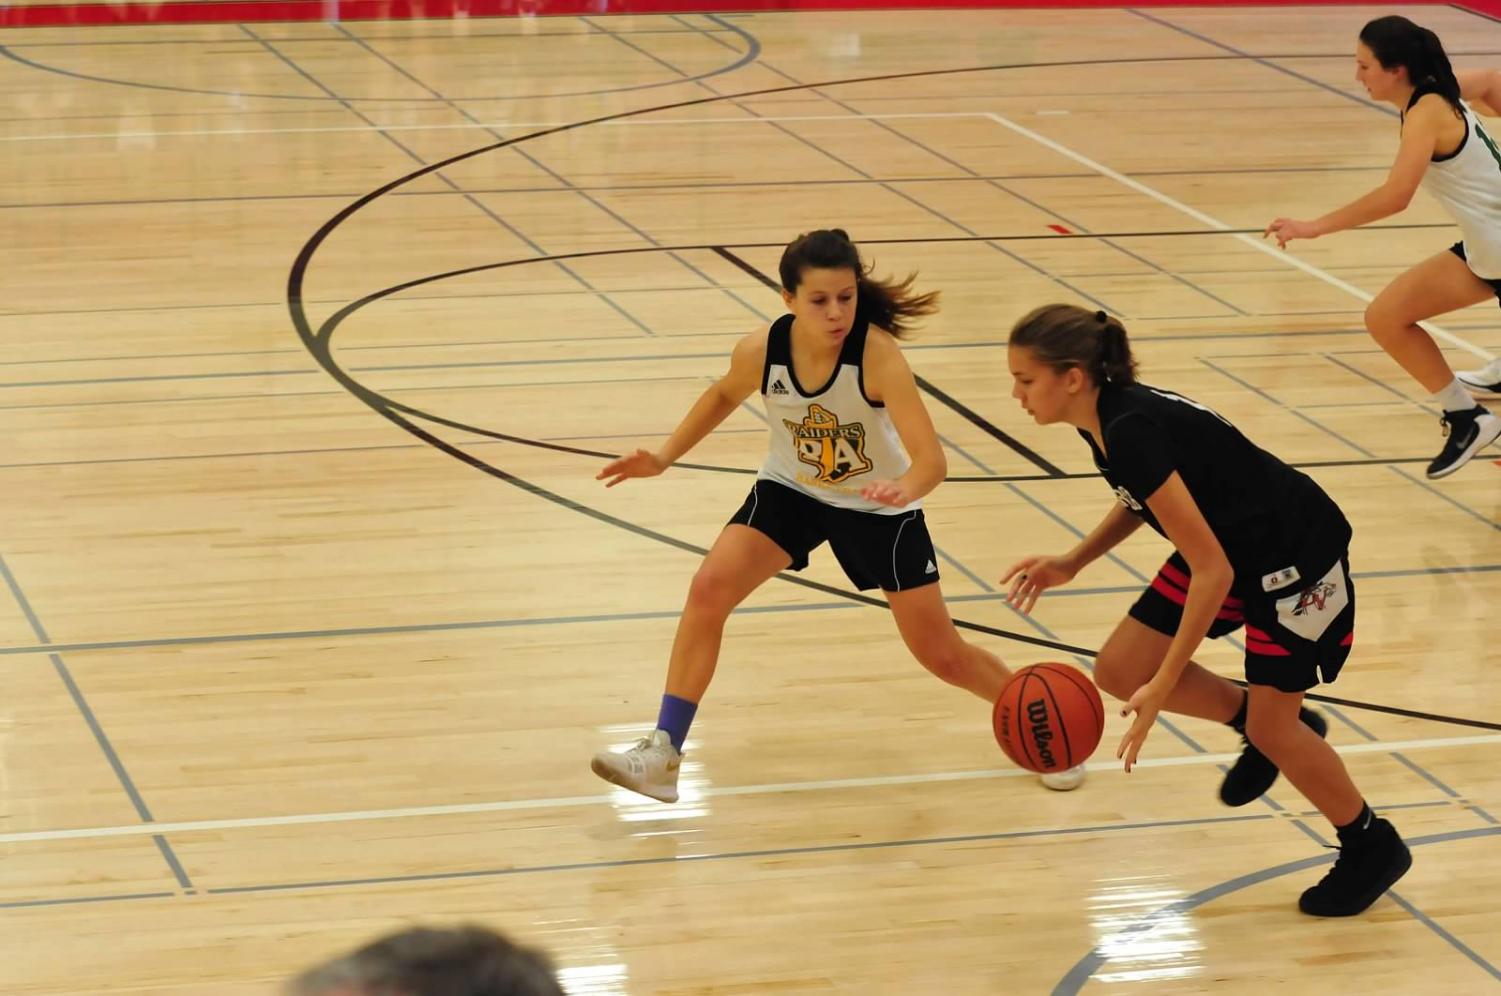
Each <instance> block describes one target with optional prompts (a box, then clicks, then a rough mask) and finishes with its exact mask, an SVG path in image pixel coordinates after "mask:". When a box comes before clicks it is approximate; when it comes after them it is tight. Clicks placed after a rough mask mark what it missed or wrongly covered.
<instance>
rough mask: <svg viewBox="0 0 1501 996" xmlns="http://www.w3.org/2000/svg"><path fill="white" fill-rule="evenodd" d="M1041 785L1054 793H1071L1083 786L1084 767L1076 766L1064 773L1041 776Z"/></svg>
mask: <svg viewBox="0 0 1501 996" xmlns="http://www.w3.org/2000/svg"><path fill="white" fill-rule="evenodd" d="M1040 778H1041V779H1042V784H1043V785H1044V786H1045V787H1047V788H1050V789H1052V790H1053V791H1054V792H1072V791H1073V790H1074V789H1076V788H1078V787H1079V786H1080V785H1083V784H1084V765H1082V764H1076V765H1074V766H1073V767H1072V768H1068V769H1066V770H1064V771H1054V772H1051V773H1049V774H1046V775H1041V776H1040Z"/></svg>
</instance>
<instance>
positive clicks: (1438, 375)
mask: <svg viewBox="0 0 1501 996" xmlns="http://www.w3.org/2000/svg"><path fill="white" fill-rule="evenodd" d="M1494 295H1495V291H1493V290H1492V289H1491V287H1490V285H1489V284H1487V283H1486V282H1485V281H1483V280H1481V279H1480V278H1479V277H1477V276H1475V274H1474V273H1472V272H1471V271H1470V268H1469V266H1467V265H1466V264H1465V261H1464V260H1462V259H1460V258H1459V257H1458V256H1456V255H1454V254H1453V253H1452V252H1449V251H1447V250H1446V251H1444V252H1441V253H1438V254H1437V255H1434V256H1430V257H1428V258H1427V259H1425V260H1423V262H1421V263H1419V264H1418V265H1417V266H1414V267H1413V268H1412V269H1410V270H1408V271H1407V272H1406V273H1403V274H1402V275H1401V276H1399V277H1397V279H1395V280H1393V281H1392V282H1391V283H1390V284H1388V285H1387V286H1386V289H1385V290H1383V291H1382V292H1381V293H1380V294H1378V295H1376V300H1374V301H1372V302H1371V303H1370V306H1369V307H1367V308H1366V312H1365V324H1366V329H1367V330H1368V331H1369V332H1370V333H1371V338H1373V339H1375V340H1376V343H1377V344H1378V345H1379V346H1380V347H1381V348H1382V349H1384V350H1386V351H1387V353H1388V354H1389V355H1390V356H1391V358H1392V359H1394V360H1396V361H1397V362H1398V363H1399V364H1400V365H1401V367H1402V369H1403V370H1406V371H1407V372H1408V373H1409V374H1410V375H1412V377H1413V379H1415V380H1416V381H1417V382H1418V383H1419V384H1422V385H1423V387H1424V388H1425V389H1426V390H1427V391H1428V392H1429V393H1430V394H1437V393H1438V392H1439V391H1442V390H1443V389H1444V388H1446V387H1448V386H1449V385H1450V384H1452V383H1453V382H1454V371H1453V370H1452V369H1451V368H1450V367H1449V363H1448V361H1447V360H1445V359H1444V354H1443V353H1441V352H1440V351H1439V348H1438V344H1437V343H1435V342H1434V341H1433V337H1432V336H1431V335H1429V334H1428V333H1427V332H1425V331H1424V330H1423V329H1422V328H1420V327H1419V326H1418V324H1417V323H1418V322H1420V321H1424V320H1425V319H1429V318H1433V317H1434V316H1436V315H1442V314H1446V313H1447V312H1450V311H1458V310H1459V309H1460V308H1467V307H1469V306H1470V305H1472V304H1479V303H1480V302H1481V301H1485V300H1488V299H1490V298H1491V297H1493V296H1494Z"/></svg>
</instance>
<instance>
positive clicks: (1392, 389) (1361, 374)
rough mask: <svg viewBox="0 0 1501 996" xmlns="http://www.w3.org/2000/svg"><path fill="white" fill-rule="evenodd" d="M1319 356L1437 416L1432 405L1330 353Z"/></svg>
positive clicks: (1397, 397)
mask: <svg viewBox="0 0 1501 996" xmlns="http://www.w3.org/2000/svg"><path fill="white" fill-rule="evenodd" d="M1377 352H1381V353H1384V352H1386V350H1384V349H1383V350H1377ZM1319 355H1321V356H1323V357H1324V359H1326V360H1328V361H1329V362H1330V363H1333V364H1334V365H1335V366H1337V367H1341V368H1343V369H1345V370H1348V371H1350V372H1351V373H1352V374H1354V375H1355V376H1357V377H1359V378H1360V379H1361V380H1365V381H1369V382H1370V383H1372V384H1375V385H1376V386H1377V387H1379V388H1381V389H1382V390H1383V391H1385V392H1386V393H1388V394H1390V395H1392V396H1393V397H1395V398H1396V399H1398V400H1400V401H1404V402H1406V403H1407V404H1410V405H1412V406H1414V407H1415V408H1418V409H1421V410H1422V411H1425V412H1427V413H1428V414H1429V415H1432V416H1434V417H1437V416H1438V415H1439V409H1437V408H1435V407H1433V406H1432V405H1425V404H1423V402H1421V401H1417V400H1415V399H1413V398H1409V397H1408V396H1407V395H1406V394H1404V393H1402V392H1401V391H1399V390H1397V389H1396V388H1395V387H1392V386H1391V385H1390V384H1388V383H1386V382H1385V381H1382V380H1377V379H1376V378H1375V377H1372V376H1371V375H1370V374H1368V373H1366V372H1365V371H1364V370H1360V369H1358V368H1356V367H1353V366H1351V365H1350V364H1348V363H1346V362H1345V361H1344V360H1342V359H1340V358H1339V357H1337V356H1335V355H1333V354H1332V353H1321V354H1319ZM1304 407H1305V408H1307V407H1311V406H1309V405H1304Z"/></svg>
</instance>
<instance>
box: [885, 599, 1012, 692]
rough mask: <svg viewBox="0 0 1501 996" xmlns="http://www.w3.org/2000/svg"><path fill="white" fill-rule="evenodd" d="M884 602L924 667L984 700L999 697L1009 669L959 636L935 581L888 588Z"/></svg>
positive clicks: (1009, 673) (908, 645)
mask: <svg viewBox="0 0 1501 996" xmlns="http://www.w3.org/2000/svg"><path fill="white" fill-rule="evenodd" d="M886 601H887V602H889V603H890V605H891V614H892V616H893V617H895V619H896V628H897V630H898V631H899V632H900V633H901V634H902V640H903V641H905V642H906V644H907V649H908V650H910V651H912V656H913V657H916V658H917V660H918V662H919V663H920V664H922V666H923V667H925V668H927V669H928V670H929V671H931V672H933V673H934V674H935V675H937V676H938V677H940V678H942V679H943V680H944V681H946V682H948V683H949V684H951V685H957V686H958V687H960V688H963V689H966V690H968V691H971V692H973V693H974V694H976V695H978V696H979V697H980V698H982V699H984V700H985V701H986V702H994V701H995V700H996V699H998V698H1000V696H1001V688H1002V687H1004V686H1005V684H1006V681H1007V680H1008V679H1009V678H1010V677H1011V672H1010V670H1008V669H1007V667H1006V665H1005V664H1002V663H1001V659H1000V658H999V657H997V656H996V655H995V654H992V653H991V652H990V651H988V650H984V649H981V648H980V647H977V646H975V645H974V644H973V643H967V642H965V640H964V639H963V638H962V637H960V635H959V631H958V630H957V629H955V628H954V621H953V619H952V618H950V617H949V610H948V606H947V605H945V604H944V601H943V592H942V591H941V590H940V589H939V586H938V583H937V582H934V583H933V584H926V585H923V586H922V587H921V588H912V589H909V590H907V591H888V592H886Z"/></svg>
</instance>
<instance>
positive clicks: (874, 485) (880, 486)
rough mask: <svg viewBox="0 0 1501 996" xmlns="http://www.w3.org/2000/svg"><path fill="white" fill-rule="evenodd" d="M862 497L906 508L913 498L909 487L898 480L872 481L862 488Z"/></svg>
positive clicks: (882, 503) (894, 506) (893, 506)
mask: <svg viewBox="0 0 1501 996" xmlns="http://www.w3.org/2000/svg"><path fill="white" fill-rule="evenodd" d="M860 497H861V498H864V499H865V500H866V501H873V502H877V503H878V504H881V505H890V506H891V507H892V508H905V507H906V505H907V503H908V502H910V501H911V500H912V496H911V495H909V494H908V493H907V489H906V488H904V487H902V485H901V483H900V482H898V481H871V482H870V483H869V484H867V485H865V487H863V488H861V489H860Z"/></svg>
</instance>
